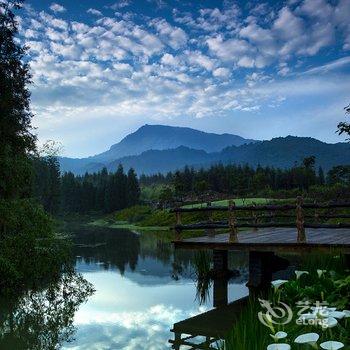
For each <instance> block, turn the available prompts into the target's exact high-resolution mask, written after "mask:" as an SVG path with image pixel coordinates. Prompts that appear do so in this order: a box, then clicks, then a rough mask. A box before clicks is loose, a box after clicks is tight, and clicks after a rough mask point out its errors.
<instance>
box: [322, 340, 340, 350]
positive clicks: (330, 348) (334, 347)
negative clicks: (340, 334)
mask: <svg viewBox="0 0 350 350" xmlns="http://www.w3.org/2000/svg"><path fill="white" fill-rule="evenodd" d="M343 347H344V344H343V343H341V342H339V341H332V340H330V341H326V342H324V343H322V344H321V348H322V349H326V350H338V349H341V348H343Z"/></svg>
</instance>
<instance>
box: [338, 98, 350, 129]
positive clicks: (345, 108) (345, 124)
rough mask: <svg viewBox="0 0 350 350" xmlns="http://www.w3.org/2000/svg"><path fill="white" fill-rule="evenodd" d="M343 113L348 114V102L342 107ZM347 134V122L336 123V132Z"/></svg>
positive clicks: (348, 127) (349, 127) (349, 112)
mask: <svg viewBox="0 0 350 350" xmlns="http://www.w3.org/2000/svg"><path fill="white" fill-rule="evenodd" d="M344 110H345V113H346V114H350V104H349V105H347V106H346V107H344ZM343 133H345V134H347V135H350V124H349V123H348V122H340V123H339V124H338V134H339V135H341V134H343Z"/></svg>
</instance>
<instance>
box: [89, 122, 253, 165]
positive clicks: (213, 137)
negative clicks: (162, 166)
mask: <svg viewBox="0 0 350 350" xmlns="http://www.w3.org/2000/svg"><path fill="white" fill-rule="evenodd" d="M251 142H256V141H255V140H250V139H244V138H243V137H241V136H237V135H232V134H221V135H219V134H213V133H207V132H204V131H199V130H195V129H191V128H183V127H175V126H166V125H148V124H146V125H144V126H142V127H141V128H139V129H138V130H136V131H135V132H133V133H132V134H129V135H128V136H126V137H125V138H123V139H122V140H121V141H120V142H119V143H117V144H115V145H112V146H111V148H110V149H109V150H108V151H106V152H103V153H101V154H98V155H96V156H93V157H90V159H93V160H94V161H102V162H106V161H108V160H109V161H112V160H115V159H117V158H121V157H125V156H133V155H138V154H141V153H142V152H145V151H149V150H166V149H174V148H177V147H180V146H185V147H188V148H193V149H198V150H203V151H206V152H218V151H221V150H222V149H224V148H225V147H228V146H240V145H243V144H246V143H251Z"/></svg>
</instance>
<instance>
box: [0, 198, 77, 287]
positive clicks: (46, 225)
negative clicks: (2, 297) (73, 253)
mask: <svg viewBox="0 0 350 350" xmlns="http://www.w3.org/2000/svg"><path fill="white" fill-rule="evenodd" d="M0 218H1V221H0V277H1V278H0V292H6V291H10V290H12V291H13V290H14V288H16V287H18V286H28V285H30V286H33V285H36V284H38V283H41V282H42V281H43V279H45V278H49V276H52V275H53V274H57V273H59V272H60V271H61V269H62V263H63V266H68V261H69V259H70V254H69V242H68V241H67V240H66V239H64V237H60V236H58V235H57V234H55V233H54V232H53V226H54V224H53V221H52V219H51V218H50V216H49V215H48V214H47V213H45V211H44V210H43V208H42V207H41V206H40V205H38V204H37V203H36V202H34V201H32V200H29V199H22V200H12V201H5V200H0Z"/></svg>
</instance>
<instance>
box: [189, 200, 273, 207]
mask: <svg viewBox="0 0 350 350" xmlns="http://www.w3.org/2000/svg"><path fill="white" fill-rule="evenodd" d="M232 200H233V201H234V202H235V204H236V205H250V204H253V203H254V204H268V203H269V202H270V201H271V200H272V199H270V198H232ZM274 200H276V199H274ZM228 202H229V199H224V200H221V201H215V202H212V203H211V204H212V206H228ZM206 206H207V203H197V204H188V205H184V206H183V208H200V207H206Z"/></svg>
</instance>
